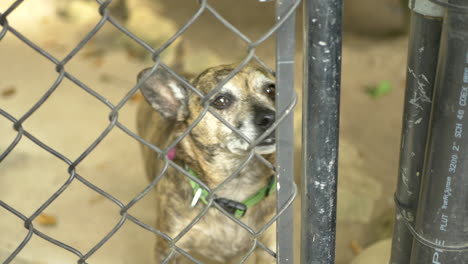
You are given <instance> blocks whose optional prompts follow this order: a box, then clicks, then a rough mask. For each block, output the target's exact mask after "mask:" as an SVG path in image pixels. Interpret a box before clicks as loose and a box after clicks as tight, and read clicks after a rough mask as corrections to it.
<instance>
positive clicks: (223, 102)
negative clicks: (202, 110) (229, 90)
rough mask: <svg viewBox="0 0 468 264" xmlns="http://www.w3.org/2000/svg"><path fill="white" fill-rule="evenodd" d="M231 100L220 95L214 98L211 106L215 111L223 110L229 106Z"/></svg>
mask: <svg viewBox="0 0 468 264" xmlns="http://www.w3.org/2000/svg"><path fill="white" fill-rule="evenodd" d="M231 102H232V100H231V98H229V97H228V96H226V95H220V96H218V97H216V98H215V99H214V100H213V102H211V106H213V107H214V108H216V109H225V108H228V107H229V106H230V105H231Z"/></svg>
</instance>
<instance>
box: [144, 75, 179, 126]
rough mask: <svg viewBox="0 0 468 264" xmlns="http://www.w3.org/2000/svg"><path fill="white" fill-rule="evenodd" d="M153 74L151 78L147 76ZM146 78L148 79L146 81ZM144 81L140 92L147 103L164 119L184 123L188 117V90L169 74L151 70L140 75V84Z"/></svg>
mask: <svg viewBox="0 0 468 264" xmlns="http://www.w3.org/2000/svg"><path fill="white" fill-rule="evenodd" d="M148 74H151V75H150V76H147V75H148ZM146 77H148V78H146ZM145 78H146V79H145ZM140 81H144V82H143V83H142V84H141V86H140V91H141V93H142V94H143V96H144V97H145V99H146V101H147V102H148V103H149V104H150V105H151V106H152V107H153V108H154V109H155V110H156V111H158V113H160V114H161V116H163V117H164V118H167V119H171V120H177V121H182V120H184V119H185V118H186V116H187V90H186V89H185V87H184V86H183V85H182V84H181V83H180V82H179V81H178V80H177V79H176V78H175V77H173V76H172V75H171V74H170V73H169V72H167V71H166V70H165V69H163V68H158V69H156V71H154V72H153V73H151V68H148V69H144V70H143V71H141V72H140V73H139V74H138V82H140Z"/></svg>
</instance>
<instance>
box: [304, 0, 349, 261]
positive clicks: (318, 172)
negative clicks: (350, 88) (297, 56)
mask: <svg viewBox="0 0 468 264" xmlns="http://www.w3.org/2000/svg"><path fill="white" fill-rule="evenodd" d="M342 6H343V2H342V0H305V1H304V86H303V112H302V118H303V124H302V129H303V130H302V144H303V145H302V147H303V153H302V162H303V163H302V164H303V172H302V192H301V200H302V225H301V241H302V245H301V263H308V264H310V263H313V264H319V263H320V264H322V263H323V264H331V263H334V261H335V233H336V198H337V197H336V187H337V175H338V135H339V133H338V132H339V105H340V84H341V42H342Z"/></svg>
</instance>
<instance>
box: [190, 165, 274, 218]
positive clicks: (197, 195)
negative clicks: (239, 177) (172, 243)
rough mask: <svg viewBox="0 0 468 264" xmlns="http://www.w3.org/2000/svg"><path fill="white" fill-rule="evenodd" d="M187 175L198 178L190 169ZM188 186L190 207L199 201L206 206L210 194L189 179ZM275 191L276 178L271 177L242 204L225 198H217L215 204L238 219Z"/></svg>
mask: <svg viewBox="0 0 468 264" xmlns="http://www.w3.org/2000/svg"><path fill="white" fill-rule="evenodd" d="M188 173H190V175H192V176H193V177H196V178H198V175H197V174H196V173H195V171H193V170H192V169H190V168H189V169H188ZM189 181H190V186H192V189H193V200H192V207H193V206H195V205H196V204H197V203H198V201H199V200H201V201H202V202H203V203H204V204H208V196H209V195H210V193H209V192H208V191H207V190H205V189H203V188H202V187H201V186H200V184H198V183H196V182H195V181H193V180H191V179H189ZM274 191H276V177H274V175H273V176H271V180H270V181H269V182H268V183H267V184H266V185H265V186H263V188H261V189H260V190H258V192H257V193H255V194H254V195H252V196H250V197H248V198H247V199H245V200H244V201H243V202H242V203H240V202H236V201H233V200H229V199H226V198H217V199H216V202H218V204H220V205H221V206H222V207H223V208H224V209H225V210H226V211H228V212H230V213H231V214H233V215H234V216H235V217H236V218H237V219H240V218H241V217H243V216H244V215H245V213H246V212H247V209H248V208H251V207H253V206H254V205H256V204H258V203H259V202H260V201H261V200H263V198H265V197H267V196H268V195H269V194H270V193H272V192H274Z"/></svg>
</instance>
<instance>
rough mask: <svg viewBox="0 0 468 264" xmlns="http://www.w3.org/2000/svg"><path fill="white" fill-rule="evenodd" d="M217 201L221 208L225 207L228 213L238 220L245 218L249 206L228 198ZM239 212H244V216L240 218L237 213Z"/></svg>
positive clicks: (217, 199)
mask: <svg viewBox="0 0 468 264" xmlns="http://www.w3.org/2000/svg"><path fill="white" fill-rule="evenodd" d="M215 201H216V202H217V203H218V204H219V205H220V206H221V207H223V209H224V210H226V212H228V213H230V214H232V215H234V216H236V217H237V218H240V217H242V216H244V215H245V213H246V212H247V206H246V205H245V204H243V203H239V202H236V201H233V200H229V199H226V198H216V199H215ZM238 211H242V212H243V213H242V215H239V216H238V214H237V213H236V212H238Z"/></svg>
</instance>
